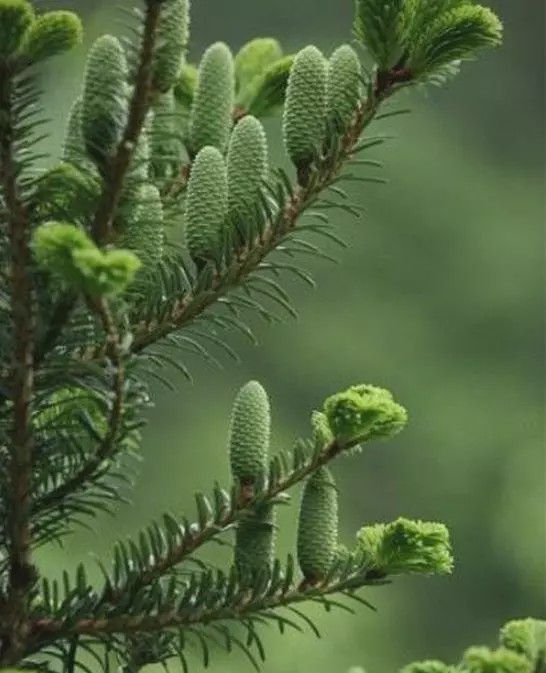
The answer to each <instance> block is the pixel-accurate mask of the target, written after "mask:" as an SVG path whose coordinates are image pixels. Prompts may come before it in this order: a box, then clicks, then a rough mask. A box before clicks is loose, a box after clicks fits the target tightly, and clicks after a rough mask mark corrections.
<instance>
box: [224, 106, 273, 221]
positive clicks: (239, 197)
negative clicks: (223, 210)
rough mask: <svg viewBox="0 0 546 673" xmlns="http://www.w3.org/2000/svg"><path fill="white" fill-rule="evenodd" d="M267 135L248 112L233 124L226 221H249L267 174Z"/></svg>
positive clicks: (229, 151) (228, 165)
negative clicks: (235, 124) (234, 125)
mask: <svg viewBox="0 0 546 673" xmlns="http://www.w3.org/2000/svg"><path fill="white" fill-rule="evenodd" d="M267 170H268V156H267V138H266V135H265V131H264V128H263V126H262V125H261V124H260V122H259V121H258V120H257V119H256V118H255V117H252V116H250V115H248V116H247V117H244V118H243V119H241V121H240V122H239V123H238V124H237V126H236V127H235V129H234V130H233V133H232V134H231V139H230V143H229V150H228V155H227V172H228V221H229V222H230V223H233V224H235V225H237V224H238V223H243V224H244V221H245V219H246V220H248V221H252V218H253V216H254V215H255V208H256V205H257V204H258V203H259V195H260V190H261V188H262V184H263V181H264V180H265V178H266V176H267Z"/></svg>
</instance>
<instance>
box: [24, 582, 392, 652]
mask: <svg viewBox="0 0 546 673" xmlns="http://www.w3.org/2000/svg"><path fill="white" fill-rule="evenodd" d="M378 582H383V579H382V578H378V576H377V573H376V572H375V571H373V570H371V571H366V570H365V569H358V570H356V571H355V572H354V573H352V574H351V575H349V577H345V578H343V579H333V580H330V581H329V582H326V583H323V584H294V585H293V586H292V587H291V588H289V589H288V591H282V590H281V591H279V592H276V593H274V594H272V595H269V596H267V595H266V596H263V595H262V596H260V595H259V596H252V595H249V593H246V592H241V593H240V594H239V598H238V600H237V602H236V603H233V604H230V605H223V604H220V605H217V606H213V607H209V608H208V609H200V610H196V609H195V608H193V607H192V606H189V607H187V608H183V609H180V610H166V611H165V612H160V613H159V614H155V615H149V614H138V615H119V616H113V617H103V618H97V619H82V620H79V621H76V622H75V623H72V624H70V623H69V624H65V623H63V622H62V621H57V620H54V619H43V620H38V621H36V622H35V623H34V625H33V626H34V628H33V636H34V637H35V638H36V639H39V640H45V641H47V640H51V639H53V640H56V639H59V638H67V637H70V636H73V635H85V636H101V635H106V634H115V633H124V634H132V633H152V632H155V631H163V630H166V629H169V628H180V627H188V626H195V625H202V626H207V625H209V624H211V623H214V622H218V621H229V620H236V621H238V622H240V621H241V620H242V619H244V618H245V617H251V616H252V615H253V614H256V613H260V614H261V615H263V614H264V612H267V611H270V610H275V609H278V608H281V607H284V606H287V605H292V604H294V603H296V604H297V603H302V602H304V601H309V600H313V599H315V600H317V599H319V600H320V598H324V597H327V596H330V595H332V594H337V593H341V592H345V593H348V592H351V593H352V592H354V591H355V590H356V589H359V588H361V587H364V586H374V585H376V584H377V583H378Z"/></svg>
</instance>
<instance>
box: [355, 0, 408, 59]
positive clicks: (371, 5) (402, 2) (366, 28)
mask: <svg viewBox="0 0 546 673" xmlns="http://www.w3.org/2000/svg"><path fill="white" fill-rule="evenodd" d="M409 7H411V3H408V2H407V0H391V1H390V2H385V1H384V0H356V14H355V32H356V34H357V36H358V38H359V39H360V40H361V42H362V43H363V44H364V46H365V47H366V49H367V50H368V51H369V52H370V54H371V56H372V57H373V59H374V60H375V61H376V62H377V65H378V66H379V69H380V70H389V69H390V68H392V67H394V66H395V65H396V64H397V63H398V62H399V60H400V58H401V57H402V55H403V53H404V46H405V42H406V40H407V34H408V31H409V28H410V25H411V20H412V16H411V14H410V15H408V8H409Z"/></svg>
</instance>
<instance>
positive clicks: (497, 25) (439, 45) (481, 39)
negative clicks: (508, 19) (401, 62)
mask: <svg viewBox="0 0 546 673" xmlns="http://www.w3.org/2000/svg"><path fill="white" fill-rule="evenodd" d="M501 41H502V24H501V22H500V21H499V19H498V17H497V16H496V15H495V14H494V13H493V12H492V11H491V10H490V9H488V8H486V7H481V6H480V5H471V4H466V3H465V4H462V5H461V6H457V7H454V8H453V9H451V10H449V11H447V12H445V13H443V14H441V15H440V16H439V17H438V18H437V19H436V20H435V21H433V22H432V23H431V24H430V25H429V26H427V28H426V30H424V31H423V32H422V33H421V34H420V35H419V37H418V38H417V39H416V42H415V44H414V45H413V48H412V51H411V54H410V58H409V61H408V66H409V68H410V69H411V70H412V72H414V73H415V74H416V75H417V76H418V75H420V74H421V73H426V72H432V71H435V70H437V69H439V68H441V67H442V66H445V65H446V64H448V63H450V62H452V61H456V60H460V59H464V58H467V57H469V56H471V55H473V54H474V53H475V52H476V51H478V50H479V49H483V48H485V47H495V46H498V45H499V44H500V43H501Z"/></svg>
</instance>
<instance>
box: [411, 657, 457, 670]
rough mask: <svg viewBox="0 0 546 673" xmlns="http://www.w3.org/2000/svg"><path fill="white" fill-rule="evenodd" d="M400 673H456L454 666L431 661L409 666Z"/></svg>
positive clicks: (418, 662) (417, 662)
mask: <svg viewBox="0 0 546 673" xmlns="http://www.w3.org/2000/svg"><path fill="white" fill-rule="evenodd" d="M400 673H455V669H454V668H453V667H452V666H448V665H447V664H444V663H443V662H442V661H437V660H435V659H431V660H429V661H416V662H414V663H413V664H408V665H407V666H404V668H403V669H402V670H401V671H400Z"/></svg>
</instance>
